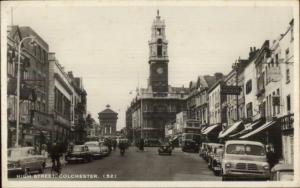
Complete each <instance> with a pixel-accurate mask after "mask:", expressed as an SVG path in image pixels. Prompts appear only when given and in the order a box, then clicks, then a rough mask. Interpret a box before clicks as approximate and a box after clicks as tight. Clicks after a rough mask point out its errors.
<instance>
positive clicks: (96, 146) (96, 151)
mask: <svg viewBox="0 0 300 188" xmlns="http://www.w3.org/2000/svg"><path fill="white" fill-rule="evenodd" d="M84 145H85V146H87V147H88V148H89V151H90V153H91V155H92V157H93V158H96V159H97V158H100V157H102V156H104V153H103V152H102V151H101V148H100V143H99V142H98V141H89V142H85V143H84Z"/></svg>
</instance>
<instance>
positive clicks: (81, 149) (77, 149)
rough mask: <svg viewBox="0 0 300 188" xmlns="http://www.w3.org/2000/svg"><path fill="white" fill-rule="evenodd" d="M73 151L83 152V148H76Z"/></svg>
mask: <svg viewBox="0 0 300 188" xmlns="http://www.w3.org/2000/svg"><path fill="white" fill-rule="evenodd" d="M73 151H83V147H82V146H74V148H73Z"/></svg>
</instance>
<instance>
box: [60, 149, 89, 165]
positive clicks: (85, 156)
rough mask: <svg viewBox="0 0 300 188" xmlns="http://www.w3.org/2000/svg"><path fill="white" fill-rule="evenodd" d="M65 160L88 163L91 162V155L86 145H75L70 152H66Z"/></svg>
mask: <svg viewBox="0 0 300 188" xmlns="http://www.w3.org/2000/svg"><path fill="white" fill-rule="evenodd" d="M65 160H66V161H67V162H68V163H70V162H77V161H80V162H90V161H92V154H91V152H90V151H89V148H88V146H86V145H75V146H74V147H73V149H72V151H70V152H68V153H67V155H66V156H65Z"/></svg>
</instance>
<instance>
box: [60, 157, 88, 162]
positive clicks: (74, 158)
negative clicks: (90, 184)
mask: <svg viewBox="0 0 300 188" xmlns="http://www.w3.org/2000/svg"><path fill="white" fill-rule="evenodd" d="M65 159H66V161H82V160H84V157H66V158H65Z"/></svg>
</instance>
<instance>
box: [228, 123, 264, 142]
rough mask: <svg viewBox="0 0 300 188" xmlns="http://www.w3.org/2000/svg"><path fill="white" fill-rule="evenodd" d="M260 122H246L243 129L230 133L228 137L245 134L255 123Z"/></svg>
mask: <svg viewBox="0 0 300 188" xmlns="http://www.w3.org/2000/svg"><path fill="white" fill-rule="evenodd" d="M259 123H261V121H255V122H253V123H247V124H245V125H244V127H245V129H243V130H242V131H240V132H238V133H235V134H232V135H230V136H229V137H230V138H233V137H239V136H241V135H244V134H247V133H249V132H250V131H251V130H253V127H255V126H256V125H257V124H259Z"/></svg>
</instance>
